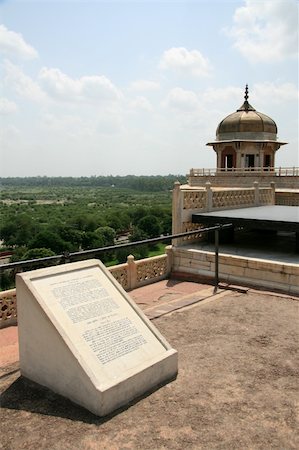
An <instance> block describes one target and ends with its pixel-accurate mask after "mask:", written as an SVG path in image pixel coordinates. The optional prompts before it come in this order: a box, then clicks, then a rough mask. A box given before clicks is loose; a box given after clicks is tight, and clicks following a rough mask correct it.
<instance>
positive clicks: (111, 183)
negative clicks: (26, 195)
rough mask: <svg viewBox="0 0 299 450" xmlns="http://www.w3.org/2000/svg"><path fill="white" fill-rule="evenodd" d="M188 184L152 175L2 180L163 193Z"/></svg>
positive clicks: (5, 181)
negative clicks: (179, 185)
mask: <svg viewBox="0 0 299 450" xmlns="http://www.w3.org/2000/svg"><path fill="white" fill-rule="evenodd" d="M175 181H179V182H180V183H186V182H187V179H186V176H184V175H151V176H137V175H126V176H112V175H109V176H91V177H47V176H38V177H24V178H23V177H7V178H0V184H1V185H4V186H5V187H18V186H28V187H29V186H44V187H50V186H53V187H54V186H57V187H58V186H64V187H80V186H82V187H83V186H84V187H96V186H101V187H117V188H124V189H133V190H137V191H141V192H159V191H160V192H161V191H166V190H170V189H172V188H173V183H174V182H175Z"/></svg>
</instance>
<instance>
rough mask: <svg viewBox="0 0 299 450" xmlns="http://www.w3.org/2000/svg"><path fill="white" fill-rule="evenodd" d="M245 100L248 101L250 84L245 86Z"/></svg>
mask: <svg viewBox="0 0 299 450" xmlns="http://www.w3.org/2000/svg"><path fill="white" fill-rule="evenodd" d="M244 98H245V101H246V102H247V101H248V84H246V86H245V95H244Z"/></svg>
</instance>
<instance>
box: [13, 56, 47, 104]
mask: <svg viewBox="0 0 299 450" xmlns="http://www.w3.org/2000/svg"><path fill="white" fill-rule="evenodd" d="M4 71H5V79H4V82H5V85H6V86H7V87H9V88H11V89H12V90H13V91H14V92H16V93H17V94H18V95H19V96H20V97H23V98H26V99H27V100H30V101H35V102H39V101H43V100H45V99H46V95H45V93H44V92H43V91H42V89H41V88H40V86H39V85H38V84H37V83H35V82H34V81H33V80H32V78H30V77H29V76H28V75H26V74H24V72H23V71H22V69H21V68H20V67H19V66H16V65H15V64H12V63H11V62H10V61H8V60H5V61H4Z"/></svg>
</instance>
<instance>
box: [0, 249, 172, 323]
mask: <svg viewBox="0 0 299 450" xmlns="http://www.w3.org/2000/svg"><path fill="white" fill-rule="evenodd" d="M165 251H166V253H165V254H164V255H160V256H154V257H152V258H145V259H141V260H137V261H135V259H134V256H132V255H129V256H128V258H127V262H126V263H124V264H119V265H117V266H111V267H108V270H109V271H110V272H111V274H112V275H113V277H114V278H115V279H116V280H117V281H118V282H119V284H120V285H121V286H122V287H123V289H125V290H126V291H130V290H132V289H135V288H138V287H141V286H145V285H146V284H151V283H154V282H155V281H160V280H163V279H165V278H167V277H168V276H169V274H170V271H171V261H172V260H171V258H172V247H171V245H169V246H167V247H166V249H165ZM16 324H17V296H16V289H10V290H8V291H2V292H0V329H1V328H4V327H7V326H10V325H16Z"/></svg>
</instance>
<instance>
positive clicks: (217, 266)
mask: <svg viewBox="0 0 299 450" xmlns="http://www.w3.org/2000/svg"><path fill="white" fill-rule="evenodd" d="M218 284H219V228H216V230H215V281H214V294H216V292H217V289H218Z"/></svg>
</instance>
